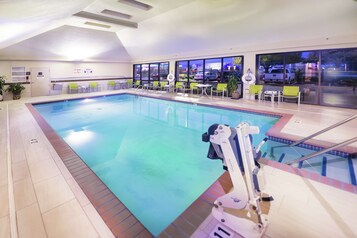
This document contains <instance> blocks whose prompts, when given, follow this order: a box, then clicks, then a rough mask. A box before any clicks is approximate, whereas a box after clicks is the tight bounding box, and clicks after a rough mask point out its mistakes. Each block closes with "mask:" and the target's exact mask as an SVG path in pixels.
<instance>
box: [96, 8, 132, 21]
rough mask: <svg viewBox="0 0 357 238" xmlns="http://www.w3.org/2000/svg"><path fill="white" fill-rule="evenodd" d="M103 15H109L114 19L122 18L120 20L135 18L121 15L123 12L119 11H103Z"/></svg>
mask: <svg viewBox="0 0 357 238" xmlns="http://www.w3.org/2000/svg"><path fill="white" fill-rule="evenodd" d="M101 13H103V14H107V15H111V16H114V17H120V18H125V19H130V18H132V17H133V16H131V15H129V14H125V13H121V12H117V11H112V10H109V9H104V10H103V11H101Z"/></svg>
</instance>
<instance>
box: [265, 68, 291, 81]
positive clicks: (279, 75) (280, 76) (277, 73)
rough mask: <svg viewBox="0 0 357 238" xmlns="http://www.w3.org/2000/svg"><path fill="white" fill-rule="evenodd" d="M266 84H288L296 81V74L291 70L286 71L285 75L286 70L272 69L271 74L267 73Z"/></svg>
mask: <svg viewBox="0 0 357 238" xmlns="http://www.w3.org/2000/svg"><path fill="white" fill-rule="evenodd" d="M263 80H264V82H266V83H267V82H272V83H283V82H284V81H285V82H286V83H291V82H292V81H294V80H295V73H294V72H292V70H291V69H285V75H284V69H272V70H271V71H270V73H265V74H264V78H263Z"/></svg>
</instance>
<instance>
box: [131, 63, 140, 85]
mask: <svg viewBox="0 0 357 238" xmlns="http://www.w3.org/2000/svg"><path fill="white" fill-rule="evenodd" d="M140 76H141V65H140V64H136V65H134V77H133V78H134V80H135V81H136V80H140Z"/></svg>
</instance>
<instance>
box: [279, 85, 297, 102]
mask: <svg viewBox="0 0 357 238" xmlns="http://www.w3.org/2000/svg"><path fill="white" fill-rule="evenodd" d="M281 98H282V99H281V100H282V101H283V100H284V99H297V103H298V105H300V88H299V86H284V87H283V95H281Z"/></svg>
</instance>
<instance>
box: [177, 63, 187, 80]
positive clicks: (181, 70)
mask: <svg viewBox="0 0 357 238" xmlns="http://www.w3.org/2000/svg"><path fill="white" fill-rule="evenodd" d="M176 72H177V73H176V79H177V80H178V81H183V82H187V81H188V61H178V62H176Z"/></svg>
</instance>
